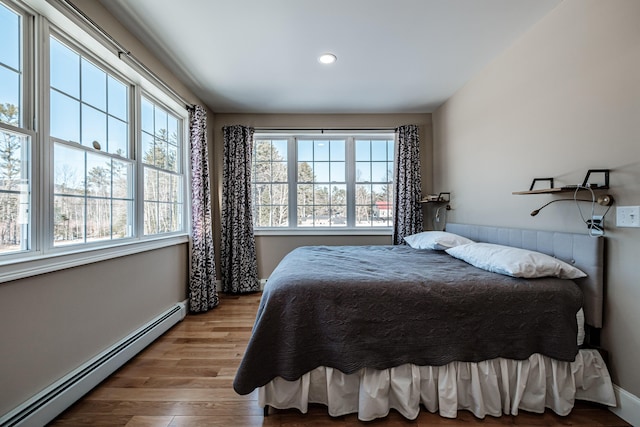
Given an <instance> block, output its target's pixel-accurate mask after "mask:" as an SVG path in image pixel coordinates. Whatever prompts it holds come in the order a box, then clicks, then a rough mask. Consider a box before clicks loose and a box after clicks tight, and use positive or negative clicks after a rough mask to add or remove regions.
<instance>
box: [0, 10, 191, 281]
mask: <svg viewBox="0 0 640 427" xmlns="http://www.w3.org/2000/svg"><path fill="white" fill-rule="evenodd" d="M43 7H44V8H45V9H43V10H45V11H46V13H45V14H44V15H42V16H41V15H40V10H39V9H40V8H43ZM45 15H46V16H45ZM58 24H60V25H64V29H61V28H60V27H58ZM83 30H86V28H82V27H81V26H76V25H75V24H70V23H69V21H68V19H66V18H64V16H63V14H58V13H57V12H52V11H51V10H49V7H45V6H42V5H39V2H36V3H35V4H31V5H29V6H24V7H22V6H19V5H18V2H14V1H11V0H9V1H7V0H0V40H2V43H0V282H1V281H4V280H13V279H16V278H20V277H27V276H29V275H32V274H36V273H37V272H40V273H41V272H43V271H55V270H57V269H59V268H65V267H68V266H69V265H81V264H84V263H86V262H92V261H95V259H96V256H100V257H101V259H108V258H110V257H113V256H120V255H122V254H125V253H126V254H130V253H135V252H138V251H141V250H148V249H150V248H156V247H162V246H166V245H171V244H175V243H182V242H184V241H186V240H187V238H186V235H185V232H186V229H187V224H188V215H186V209H187V205H188V204H187V203H186V201H185V198H186V195H185V188H186V185H187V182H186V181H187V177H186V174H185V170H187V168H186V167H185V164H184V162H185V161H186V158H185V155H184V153H183V150H184V149H185V144H184V142H183V141H184V138H185V135H184V133H185V122H186V120H187V112H186V110H185V109H184V104H182V103H181V102H179V101H178V100H176V99H175V98H174V97H172V95H171V94H168V93H167V92H166V90H165V89H163V88H162V85H157V84H155V83H154V81H153V78H151V80H149V79H148V77H149V76H146V75H143V74H141V73H140V71H139V70H137V69H135V68H134V67H130V66H129V65H128V64H127V63H126V62H123V61H122V60H121V59H120V58H119V57H118V55H116V54H114V53H113V52H112V46H111V44H110V43H109V41H107V40H100V39H96V38H94V37H93V36H92V35H91V34H92V33H91V32H90V31H83ZM70 34H73V36H71V35H70ZM36 52H37V53H38V55H37V58H36V55H35V53H36ZM36 59H37V60H36ZM36 65H38V66H36ZM36 94H38V96H36ZM58 255H64V256H62V257H58ZM34 272H36V273H34Z"/></svg>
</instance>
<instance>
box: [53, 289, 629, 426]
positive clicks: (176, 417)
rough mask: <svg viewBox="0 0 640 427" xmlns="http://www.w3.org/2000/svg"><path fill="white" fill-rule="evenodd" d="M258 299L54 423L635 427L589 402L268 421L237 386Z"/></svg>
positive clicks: (219, 311)
mask: <svg viewBox="0 0 640 427" xmlns="http://www.w3.org/2000/svg"><path fill="white" fill-rule="evenodd" d="M259 301H260V294H251V295H245V296H241V297H238V296H232V295H221V303H220V305H219V306H218V307H216V308H215V309H214V310H212V311H209V312H208V313H205V314H193V315H188V316H187V317H186V318H185V319H184V320H183V321H182V322H180V323H179V324H177V325H176V326H174V327H173V328H172V329H171V330H169V331H168V332H167V333H165V334H164V335H163V336H162V337H161V338H160V339H158V340H157V341H156V342H154V343H153V344H151V345H150V346H149V347H147V348H146V349H145V350H144V351H142V352H141V353H140V354H138V355H137V356H136V357H135V358H133V359H132V360H131V361H129V363H127V364H126V365H125V366H123V367H122V368H120V369H119V370H118V371H117V372H115V373H114V374H113V375H112V376H111V377H110V378H108V379H107V380H105V381H104V382H103V383H102V384H100V385H99V386H98V387H96V388H95V389H94V390H93V391H91V392H90V393H88V394H87V395H86V396H85V397H84V398H83V399H81V400H80V401H78V402H77V403H76V404H74V405H73V406H72V407H70V408H69V409H68V410H67V411H65V412H64V413H62V414H60V416H59V417H58V418H56V419H55V420H54V421H53V422H52V423H51V424H50V425H52V426H74V427H81V426H127V427H142V426H145V427H151V426H225V427H228V426H233V427H235V426H243V427H244V426H282V427H285V426H286V427H294V426H336V427H337V426H355V425H360V426H362V425H368V426H408V425H412V426H434V425H438V426H468V425H476V424H478V425H485V426H505V425H519V426H567V425H571V426H610V427H619V426H629V424H627V423H625V422H624V421H622V420H621V419H620V418H618V417H616V416H615V415H614V414H613V413H611V412H610V411H608V410H607V409H606V408H603V407H601V406H598V405H591V404H586V403H578V404H577V405H576V407H575V408H574V410H573V412H572V413H571V414H570V415H569V416H567V417H560V416H557V415H555V414H554V413H553V412H551V411H547V412H546V413H544V414H530V413H524V412H521V413H520V414H519V415H518V416H517V417H512V416H502V417H500V418H493V417H487V418H485V419H484V420H480V419H477V418H475V417H474V416H473V415H472V414H471V413H469V412H466V411H461V412H459V414H458V418H456V419H453V420H451V419H445V418H442V417H440V416H439V415H436V414H431V413H429V412H427V411H426V410H424V409H423V410H422V412H421V413H420V416H419V417H418V418H417V419H416V420H413V421H410V420H407V419H405V418H403V417H402V416H401V415H399V414H398V413H397V412H392V413H391V414H389V416H388V417H387V418H384V419H380V420H375V421H371V422H366V423H364V422H360V421H358V419H357V417H356V415H349V416H344V417H337V418H332V417H330V416H329V415H327V411H326V408H325V407H323V406H320V405H318V406H313V407H311V408H310V410H309V413H307V414H304V415H303V414H300V413H299V412H298V411H296V410H281V411H274V413H271V414H270V415H269V416H267V417H264V416H263V411H262V409H261V408H259V407H258V403H257V394H256V392H254V393H252V394H250V395H248V396H239V395H237V394H236V393H235V392H234V391H233V388H232V386H231V384H232V382H233V377H234V375H235V372H236V369H237V367H238V364H239V363H240V359H241V358H242V354H243V352H244V350H245V348H246V345H247V342H248V340H249V335H250V334H251V328H252V326H253V321H254V319H255V314H256V310H257V308H258V303H259Z"/></svg>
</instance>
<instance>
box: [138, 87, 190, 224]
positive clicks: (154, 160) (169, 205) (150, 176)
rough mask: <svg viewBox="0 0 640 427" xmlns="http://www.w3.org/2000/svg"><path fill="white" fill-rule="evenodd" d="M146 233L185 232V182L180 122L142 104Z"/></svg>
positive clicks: (154, 106) (164, 111)
mask: <svg viewBox="0 0 640 427" xmlns="http://www.w3.org/2000/svg"><path fill="white" fill-rule="evenodd" d="M141 114H142V127H143V132H142V159H141V160H142V161H143V162H144V163H146V164H149V165H151V166H149V167H145V168H144V174H143V175H144V200H145V203H144V233H145V234H147V235H149V234H160V233H173V232H176V231H182V227H183V225H182V224H183V214H182V210H183V209H184V203H183V194H184V190H183V188H184V181H183V177H182V175H181V174H180V173H181V170H182V169H181V164H180V161H181V156H180V152H181V150H182V136H181V134H180V129H181V128H182V126H181V122H180V120H179V119H178V117H176V116H175V115H173V114H171V113H170V112H169V111H168V110H167V109H165V108H164V107H162V106H161V105H159V104H157V103H154V102H152V101H151V100H148V99H146V98H143V101H142V111H141Z"/></svg>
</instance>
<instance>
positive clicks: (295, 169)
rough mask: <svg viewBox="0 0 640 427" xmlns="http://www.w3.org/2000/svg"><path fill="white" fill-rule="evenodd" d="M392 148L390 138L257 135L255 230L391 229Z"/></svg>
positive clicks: (253, 175) (254, 198)
mask: <svg viewBox="0 0 640 427" xmlns="http://www.w3.org/2000/svg"><path fill="white" fill-rule="evenodd" d="M394 145H395V142H394V137H393V135H392V134H389V135H386V134H385V135H345V136H342V135H340V136H338V135H335V136H330V137H324V136H296V135H290V136H286V137H283V136H270V135H269V134H259V133H256V135H254V145H253V160H252V162H253V164H252V166H253V169H252V203H253V210H254V215H253V219H254V227H255V228H256V229H268V228H280V229H283V228H288V229H294V228H297V229H309V228H343V229H344V228H350V229H357V228H361V229H364V228H389V227H391V226H392V224H393V209H392V206H393V164H394V163H393V162H394ZM290 218H291V220H290Z"/></svg>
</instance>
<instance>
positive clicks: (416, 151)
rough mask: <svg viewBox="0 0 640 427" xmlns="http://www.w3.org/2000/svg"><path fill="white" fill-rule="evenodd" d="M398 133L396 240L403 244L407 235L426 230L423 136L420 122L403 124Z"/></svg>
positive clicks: (394, 238) (394, 224)
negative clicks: (424, 219) (422, 180)
mask: <svg viewBox="0 0 640 427" xmlns="http://www.w3.org/2000/svg"><path fill="white" fill-rule="evenodd" d="M396 135H397V138H398V146H397V150H396V166H395V188H394V191H393V211H394V215H393V244H394V245H402V244H406V243H405V241H404V240H403V238H404V236H409V235H411V234H415V233H419V232H421V231H422V207H421V205H420V197H421V196H420V193H421V192H422V189H421V183H420V137H419V135H418V126H417V125H406V126H400V127H399V128H398V129H396Z"/></svg>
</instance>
